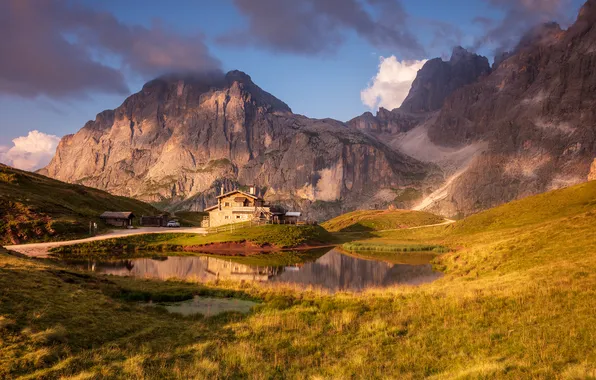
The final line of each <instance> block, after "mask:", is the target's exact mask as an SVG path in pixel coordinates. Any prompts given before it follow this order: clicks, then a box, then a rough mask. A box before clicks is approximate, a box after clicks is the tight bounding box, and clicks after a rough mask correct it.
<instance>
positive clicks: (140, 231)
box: [4, 227, 207, 257]
mask: <svg viewBox="0 0 596 380" xmlns="http://www.w3.org/2000/svg"><path fill="white" fill-rule="evenodd" d="M164 233H165V234H167V233H170V234H182V233H191V234H206V233H207V230H206V229H205V228H198V227H195V228H186V227H183V228H164V227H141V228H135V229H131V230H112V231H110V232H108V233H106V234H103V235H97V236H93V237H90V238H85V239H77V240H65V241H53V242H47V243H31V244H19V245H6V246H4V248H6V249H9V250H11V251H15V252H18V253H21V254H23V255H27V256H30V257H46V256H47V255H48V250H49V249H50V248H53V247H60V246H63V245H72V244H78V243H87V242H90V241H96V240H106V239H113V238H117V237H122V236H132V235H145V234H164Z"/></svg>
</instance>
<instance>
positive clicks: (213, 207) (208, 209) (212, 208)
mask: <svg viewBox="0 0 596 380" xmlns="http://www.w3.org/2000/svg"><path fill="white" fill-rule="evenodd" d="M216 208H217V205H215V206H211V207H207V208H206V209H205V211H211V210H215V209H216Z"/></svg>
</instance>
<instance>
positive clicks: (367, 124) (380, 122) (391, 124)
mask: <svg viewBox="0 0 596 380" xmlns="http://www.w3.org/2000/svg"><path fill="white" fill-rule="evenodd" d="M425 119H426V115H421V114H414V113H411V112H406V111H402V110H400V109H399V108H396V109H394V110H392V111H389V110H386V109H385V108H383V107H381V108H379V111H378V112H377V115H376V116H374V115H373V114H372V113H370V112H365V113H364V114H362V115H361V116H358V117H355V118H354V119H352V120H350V121H348V122H347V124H348V126H350V127H352V128H355V129H359V130H361V131H365V132H371V133H373V134H398V133H403V132H407V131H409V130H410V129H412V128H414V127H415V126H416V125H418V124H420V123H421V122H422V121H424V120H425Z"/></svg>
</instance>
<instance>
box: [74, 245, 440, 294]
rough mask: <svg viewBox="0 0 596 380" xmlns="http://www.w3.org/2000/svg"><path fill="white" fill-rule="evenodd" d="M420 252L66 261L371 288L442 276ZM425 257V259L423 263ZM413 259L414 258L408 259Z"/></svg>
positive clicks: (169, 274) (123, 269) (198, 276)
mask: <svg viewBox="0 0 596 380" xmlns="http://www.w3.org/2000/svg"><path fill="white" fill-rule="evenodd" d="M420 257H424V256H420V255H419V256H418V257H417V259H415V260H413V261H412V260H411V258H408V257H407V256H404V258H406V259H404V260H402V261H404V262H405V263H395V260H392V262H388V261H381V260H375V259H371V258H362V257H359V256H353V255H346V254H343V253H341V252H340V251H338V250H335V249H332V250H330V251H328V252H326V253H321V254H315V255H313V256H310V257H309V258H308V259H306V260H305V261H302V262H297V263H294V264H291V265H279V264H275V263H272V264H271V265H267V263H266V261H264V262H262V264H261V265H254V264H245V263H242V259H243V258H237V257H230V258H221V257H213V256H207V255H203V256H169V257H161V258H138V259H127V260H116V261H100V260H86V261H80V260H79V261H65V263H66V264H67V265H71V266H75V267H77V268H79V269H84V270H89V271H93V272H96V273H105V274H112V275H117V276H133V277H139V278H157V279H161V280H166V279H170V278H177V279H181V280H192V281H200V282H207V281H213V280H217V279H220V280H238V281H260V282H274V283H284V284H294V285H297V286H303V287H307V286H313V287H316V288H323V289H328V290H332V291H337V290H355V291H359V290H363V289H366V288H370V287H387V286H393V285H399V284H403V285H418V284H423V283H427V282H431V281H434V280H436V279H437V278H439V277H440V276H441V273H440V272H435V271H433V269H432V266H431V264H429V263H428V260H430V256H429V257H428V258H427V259H425V260H423V261H422V262H421V260H420ZM424 261H426V263H425V262H424ZM410 262H413V263H410Z"/></svg>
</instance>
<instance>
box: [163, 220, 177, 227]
mask: <svg viewBox="0 0 596 380" xmlns="http://www.w3.org/2000/svg"><path fill="white" fill-rule="evenodd" d="M166 227H180V223H179V222H178V221H177V220H170V221H169V222H168V224H166Z"/></svg>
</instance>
